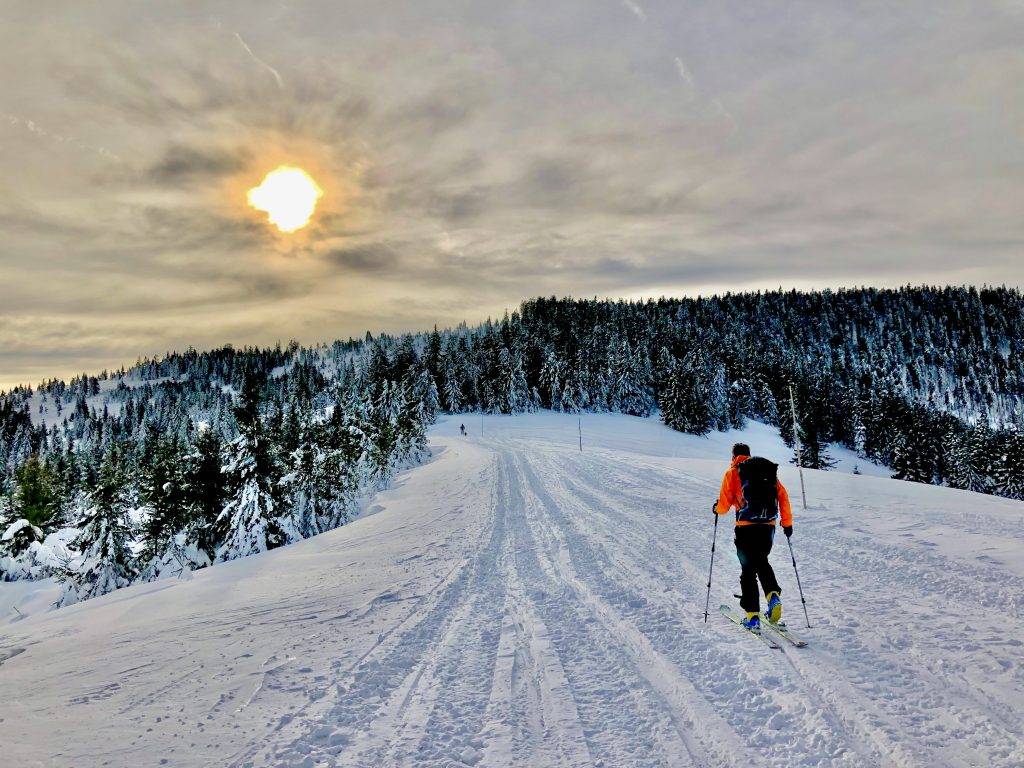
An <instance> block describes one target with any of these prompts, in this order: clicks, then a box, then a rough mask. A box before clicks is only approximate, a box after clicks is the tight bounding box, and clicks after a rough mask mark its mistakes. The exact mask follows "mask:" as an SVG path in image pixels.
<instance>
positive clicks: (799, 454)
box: [789, 384, 807, 510]
mask: <svg viewBox="0 0 1024 768" xmlns="http://www.w3.org/2000/svg"><path fill="white" fill-rule="evenodd" d="M789 409H790V412H791V413H792V414H793V444H794V445H795V446H796V466H797V469H798V470H799V471H800V498H801V499H802V500H803V508H804V509H805V510H806V509H807V491H806V489H805V488H804V459H803V451H802V450H801V449H800V425H799V424H798V423H797V420H796V398H795V397H794V396H793V385H792V384H790V385H789Z"/></svg>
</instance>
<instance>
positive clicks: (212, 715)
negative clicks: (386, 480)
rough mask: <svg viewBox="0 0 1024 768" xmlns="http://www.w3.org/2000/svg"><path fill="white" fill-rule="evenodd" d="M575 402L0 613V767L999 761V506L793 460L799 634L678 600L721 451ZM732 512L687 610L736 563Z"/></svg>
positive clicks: (778, 559)
mask: <svg viewBox="0 0 1024 768" xmlns="http://www.w3.org/2000/svg"><path fill="white" fill-rule="evenodd" d="M588 422H589V423H590V427H589V429H591V430H592V433H590V434H588V442H587V444H586V445H585V450H584V451H583V452H580V451H579V449H578V446H577V445H576V444H575V443H574V442H573V441H574V439H575V427H576V421H575V418H571V417H568V416H560V415H556V414H540V415H535V416H524V417H515V418H502V417H489V418H487V419H486V420H485V421H484V422H481V421H480V420H479V419H478V418H476V417H475V418H474V419H472V420H470V426H471V427H472V426H476V427H479V426H481V425H482V426H484V427H485V431H484V435H483V436H482V437H480V436H477V435H471V436H470V437H469V438H462V437H459V436H458V435H457V432H458V420H457V419H449V420H446V421H444V422H442V424H440V425H439V426H438V427H437V428H436V429H435V431H434V435H433V444H434V447H435V453H436V456H435V459H434V460H433V461H432V462H430V463H429V464H428V465H427V466H425V467H422V468H419V469H415V470H412V471H410V472H408V473H406V474H404V475H403V476H402V478H401V479H400V481H399V483H398V484H397V487H396V488H394V489H393V490H391V491H388V492H385V493H382V494H381V495H380V496H378V498H377V499H376V500H375V502H374V503H375V505H376V507H375V509H377V508H379V511H377V512H376V514H372V515H369V516H367V517H365V518H363V519H361V520H358V521H356V522H355V523H353V524H351V525H349V526H346V527H345V528H342V529H339V530H337V531H333V532H331V533H328V534H325V535H323V536H320V537H316V538H315V539H312V540H310V541H307V542H303V543H301V544H299V545H296V546H293V547H289V548H286V549H285V550H279V551H277V552H273V553H269V554H268V555H266V556H260V557H256V558H249V559H247V560H244V561H240V562H238V563H234V564H229V565H228V566H217V567H216V568H212V569H208V570H207V571H202V572H199V573H197V574H195V577H194V578H193V579H192V580H191V581H190V582H181V583H177V582H165V583H160V584H159V585H156V586H153V585H144V586H143V587H141V588H135V587H133V588H130V589H128V590H122V591H120V592H118V593H115V594H113V595H109V596H107V597H104V598H100V599H97V600H95V601H91V602H90V603H86V604H83V605H80V606H74V607H72V608H68V609H64V610H61V611H58V612H53V613H46V614H40V615H36V616H31V617H29V618H27V619H25V620H23V621H19V622H18V623H16V624H12V625H9V626H8V627H6V628H5V629H4V630H3V634H0V660H2V663H0V688H2V690H3V691H4V692H5V697H4V700H3V701H0V718H2V722H3V726H2V727H3V731H4V732H5V733H8V734H13V733H19V734H23V735H21V736H19V737H18V738H17V740H16V742H15V743H12V744H5V745H3V747H2V750H0V751H3V752H4V753H5V754H6V753H8V752H9V753H10V754H12V755H13V758H12V759H13V760H14V761H15V762H14V763H12V764H17V765H25V766H31V765H49V764H65V763H67V764H74V765H76V766H92V765H103V764H111V765H116V764H132V765H139V766H148V765H160V764H168V765H181V766H193V765H195V766H200V765H232V766H238V767H239V768H241V767H243V766H304V767H306V768H313V767H314V766H316V767H322V766H425V767H428V768H429V767H433V766H460V765H471V766H472V765H478V766H495V767H498V766H519V765H529V766H566V767H572V768H576V767H580V768H582V767H584V766H606V767H607V768H615V767H617V766H681V767H688V766H698V767H699V768H716V767H718V766H736V767H739V766H762V765H763V766H778V767H779V768H782V767H783V766H786V767H789V766H822V767H825V766H828V767H834V768H842V767H850V768H861V767H865V766H893V767H896V768H925V767H927V768H932V767H933V766H949V767H950V768H966V767H967V766H993V767H1007V768H1008V767H1010V766H1020V765H1022V764H1024V644H1022V640H1024V586H1022V582H1021V574H1020V570H1019V562H1018V563H1016V564H1015V563H1014V562H1013V561H1012V554H1013V553H1014V552H1016V554H1017V555H1018V556H1019V555H1020V554H1021V553H1022V552H1024V546H1022V545H1024V529H1022V517H1024V515H1022V512H1021V505H1019V504H1017V503H1014V502H1007V501H1005V500H997V499H992V498H987V497H981V496H976V495H974V494H965V493H959V492H952V491H945V490H942V489H935V488H926V487H922V486H913V485H911V484H906V483H898V482H895V481H887V480H879V479H874V478H852V477H850V476H843V475H839V474H838V473H817V472H809V473H807V474H808V486H809V495H810V500H811V502H812V508H811V509H810V510H808V511H807V512H801V511H800V510H799V508H797V509H796V510H795V516H796V531H797V533H796V536H795V537H794V539H793V542H794V547H795V550H796V555H797V558H798V564H799V565H800V567H801V578H802V579H803V583H804V589H805V592H806V594H807V596H808V610H809V611H810V612H811V621H812V625H813V627H812V628H811V629H807V628H804V627H803V614H802V611H801V608H800V603H799V598H798V596H797V593H796V584H795V580H794V579H793V574H792V568H791V565H790V562H789V553H788V549H787V548H786V544H785V539H784V538H783V537H782V536H781V533H780V535H779V537H778V539H777V540H776V550H775V553H774V554H773V557H772V560H773V565H774V566H775V569H776V572H777V574H778V576H779V578H780V581H781V583H782V585H783V589H784V596H785V603H786V613H787V620H788V622H789V623H790V625H791V626H793V627H794V630H795V631H797V632H798V633H799V634H800V635H801V636H803V637H805V638H806V639H808V640H809V642H810V646H809V647H807V648H803V649H798V648H793V647H791V646H789V645H784V647H783V649H782V650H781V651H773V650H771V649H769V648H767V647H766V646H765V645H764V644H762V643H760V642H758V641H757V640H756V639H755V638H751V637H748V636H746V635H745V634H743V633H742V632H741V631H739V630H738V629H737V628H736V627H735V626H734V625H732V624H729V623H728V622H725V621H724V620H722V618H721V617H720V616H718V614H717V612H715V611H713V612H712V614H711V616H710V617H709V619H708V622H707V623H706V624H705V623H704V617H703V606H704V600H705V596H706V591H705V584H706V580H707V566H708V558H709V555H710V546H711V535H712V518H711V515H710V514H709V512H710V501H711V500H712V499H713V498H714V496H715V495H716V492H717V487H718V482H719V479H720V477H721V472H722V470H723V469H724V466H725V464H726V460H727V455H725V456H720V457H717V458H715V459H714V460H712V458H711V457H712V456H713V455H716V454H715V453H714V451H712V450H711V449H710V448H706V447H702V444H701V443H699V442H698V441H697V439H695V438H691V437H687V436H675V435H669V436H666V433H665V430H663V429H661V428H660V427H659V426H658V425H657V424H656V423H655V422H648V423H646V424H643V425H641V426H637V422H636V420H628V421H627V420H626V418H625V417H612V416H608V417H603V418H598V417H588ZM626 427H628V433H629V434H628V440H625V439H624V438H621V436H620V434H619V433H620V429H625V428H626ZM645 430H646V432H645ZM553 435H554V437H553ZM646 435H649V436H650V437H649V443H648V444H645V443H644V440H645V436H646ZM638 445H641V446H643V450H638V449H637V446H638ZM666 446H671V453H670V451H669V450H668V449H667V448H666ZM756 449H757V446H755V450H756ZM677 450H678V452H679V454H682V455H686V452H687V451H688V450H689V451H690V456H691V457H690V458H678V457H677V456H676V452H677ZM783 479H784V481H785V482H787V484H789V485H790V490H791V496H793V497H794V498H795V499H796V498H798V489H797V488H796V478H795V473H794V472H792V471H791V470H790V469H789V468H783ZM729 522H730V521H729V520H728V518H722V520H721V522H720V525H719V531H718V534H719V536H718V548H717V550H718V554H717V558H716V564H715V576H714V588H713V592H712V599H711V604H712V606H711V607H712V608H716V607H717V605H718V603H720V602H730V601H731V597H730V595H731V593H732V592H734V591H736V589H737V587H738V580H737V571H738V565H737V563H736V558H735V553H734V548H733V545H732V540H731V539H732V536H731V533H732V530H731V526H730V525H729ZM1007 542H1009V549H1007ZM979 552H981V553H983V554H981V555H979V554H978V553H979ZM1000 552H1009V553H1010V556H1009V557H1004V558H1001V557H1000V554H999V553H1000ZM8 691H11V692H12V694H11V695H10V696H9V697H8V696H7V694H6V692H8ZM3 740H4V741H7V739H3ZM161 761H166V762H165V763H161Z"/></svg>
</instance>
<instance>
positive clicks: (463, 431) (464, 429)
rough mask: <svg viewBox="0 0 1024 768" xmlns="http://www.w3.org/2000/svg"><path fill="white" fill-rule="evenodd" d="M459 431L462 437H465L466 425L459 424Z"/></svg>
mask: <svg viewBox="0 0 1024 768" xmlns="http://www.w3.org/2000/svg"><path fill="white" fill-rule="evenodd" d="M459 431H460V432H461V433H462V436H463V437H465V436H466V425H465V424H459Z"/></svg>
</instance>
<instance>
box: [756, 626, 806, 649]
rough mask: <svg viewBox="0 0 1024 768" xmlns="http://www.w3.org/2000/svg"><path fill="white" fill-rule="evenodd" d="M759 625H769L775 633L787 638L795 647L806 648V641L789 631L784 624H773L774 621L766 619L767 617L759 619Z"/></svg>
mask: <svg viewBox="0 0 1024 768" xmlns="http://www.w3.org/2000/svg"><path fill="white" fill-rule="evenodd" d="M761 627H762V628H763V627H770V628H771V629H772V631H773V632H775V634H777V635H778V636H779V637H782V638H784V639H786V640H788V641H789V642H790V643H792V644H793V645H795V646H796V647H797V648H806V647H807V641H806V640H802V639H800V638H799V637H797V636H796V635H794V634H793V633H792V632H790V631H789V627H787V626H786V625H785V624H781V623H780V624H775V623H774V622H771V621H768V619H761Z"/></svg>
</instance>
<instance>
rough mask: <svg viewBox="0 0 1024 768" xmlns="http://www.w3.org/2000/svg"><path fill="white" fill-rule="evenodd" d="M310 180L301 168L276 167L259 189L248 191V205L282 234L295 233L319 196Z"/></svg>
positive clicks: (309, 216) (318, 191)
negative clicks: (263, 214) (264, 214)
mask: <svg viewBox="0 0 1024 768" xmlns="http://www.w3.org/2000/svg"><path fill="white" fill-rule="evenodd" d="M323 194H324V191H323V190H322V189H320V187H319V186H318V185H317V183H316V182H315V181H313V177H312V176H310V175H309V174H308V173H306V172H305V171H304V170H302V169H301V168H296V167H294V166H290V165H280V166H278V167H277V168H275V169H274V170H272V171H271V172H270V173H268V174H267V175H266V176H264V177H263V181H261V182H260V184H259V186H257V187H253V188H252V189H250V190H249V193H248V195H247V196H246V197H247V198H248V200H249V205H251V206H252V207H253V208H255V209H256V210H257V211H263V212H264V213H266V214H267V219H268V220H269V221H270V223H271V224H273V225H274V226H275V227H277V228H278V229H279V230H281V231H282V232H295V231H297V230H299V229H302V228H303V227H304V226H306V225H307V224H308V223H309V220H310V218H311V217H312V216H313V211H315V210H316V204H317V201H318V200H319V199H320V198H321V197H323Z"/></svg>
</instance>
